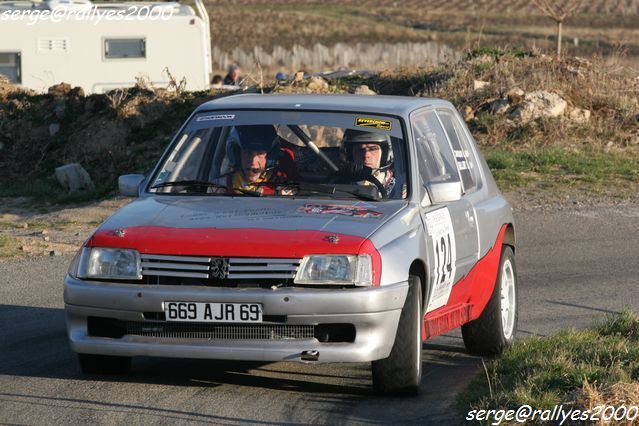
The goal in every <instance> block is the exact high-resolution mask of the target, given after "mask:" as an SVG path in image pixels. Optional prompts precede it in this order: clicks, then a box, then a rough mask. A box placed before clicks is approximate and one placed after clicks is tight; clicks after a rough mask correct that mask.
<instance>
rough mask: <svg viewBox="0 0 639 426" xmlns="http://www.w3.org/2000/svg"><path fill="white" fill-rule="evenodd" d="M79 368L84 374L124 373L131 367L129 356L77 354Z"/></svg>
mask: <svg viewBox="0 0 639 426" xmlns="http://www.w3.org/2000/svg"><path fill="white" fill-rule="evenodd" d="M78 361H79V363H80V370H82V372H83V373H85V374H126V373H128V372H129V370H130V369H131V357H126V356H109V355H93V354H78Z"/></svg>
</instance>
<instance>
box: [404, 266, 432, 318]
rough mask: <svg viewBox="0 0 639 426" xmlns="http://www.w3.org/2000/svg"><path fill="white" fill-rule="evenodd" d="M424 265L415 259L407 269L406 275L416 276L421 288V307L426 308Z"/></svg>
mask: <svg viewBox="0 0 639 426" xmlns="http://www.w3.org/2000/svg"><path fill="white" fill-rule="evenodd" d="M426 271H427V269H426V264H425V263H424V261H423V260H421V259H415V260H413V262H412V263H411V265H410V268H409V269H408V275H417V276H418V277H419V280H420V284H421V288H422V306H426V301H427V300H428V296H429V295H428V274H427V273H426Z"/></svg>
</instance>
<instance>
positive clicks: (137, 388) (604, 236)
mask: <svg viewBox="0 0 639 426" xmlns="http://www.w3.org/2000/svg"><path fill="white" fill-rule="evenodd" d="M516 219H517V227H518V228H517V229H518V246H517V262H518V265H517V266H518V273H519V278H520V281H519V285H520V300H519V301H520V322H519V336H520V337H525V336H527V335H530V334H542V335H545V334H548V333H552V332H553V331H555V330H558V329H560V328H565V327H572V326H574V327H584V326H587V325H589V324H590V323H591V322H592V321H593V319H595V318H597V317H600V316H602V315H604V314H605V313H608V312H619V311H620V310H621V309H622V308H623V307H629V308H631V309H633V310H635V311H639V293H638V292H637V288H636V285H637V283H638V282H639V280H638V279H637V277H638V276H639V262H638V261H637V254H638V253H639V239H638V238H637V235H639V232H638V231H639V207H635V206H626V207H615V208H612V207H610V208H596V209H585V208H582V209H579V210H559V211H554V212H553V211H533V212H522V213H519V214H517V215H516ZM69 261H70V258H69V257H48V258H40V259H36V260H19V261H11V262H4V263H0V423H11V424H45V423H46V424H57V423H64V424H79V423H98V424H114V423H125V422H126V423H136V424H137V423H144V424H147V423H169V422H170V423H173V422H180V423H223V424H236V423H253V424H292V423H319V424H341V423H349V424H350V423H355V424H379V423H422V424H424V423H439V424H441V423H449V422H459V421H461V417H460V416H459V415H454V414H451V408H450V406H451V404H452V403H453V402H454V399H455V395H456V394H457V392H459V390H460V389H462V388H463V387H464V385H465V384H466V383H467V381H468V380H469V378H470V377H472V376H473V375H474V374H476V373H477V372H479V371H480V369H481V360H480V359H478V358H474V357H470V356H468V355H466V354H464V352H463V346H462V342H461V339H460V337H459V333H451V334H449V335H447V336H444V337H440V338H438V339H435V340H433V341H430V342H427V343H426V344H424V355H425V361H424V375H423V379H422V385H421V394H420V396H419V397H416V398H382V397H377V396H375V395H373V394H372V392H371V379H370V372H369V366H368V365H367V364H354V365H353V364H338V365H315V366H308V365H299V364H286V363H272V364H264V363H262V364H258V363H250V364H249V363H247V364H238V363H225V362H210V361H201V360H199V361H192V360H174V359H136V360H135V361H134V364H133V372H132V373H131V374H130V375H128V376H125V377H115V378H114V377H106V376H94V377H89V376H85V375H82V374H80V373H79V371H78V369H77V366H76V363H75V359H74V357H73V355H72V353H71V352H70V350H69V347H68V344H67V341H66V335H65V324H64V312H63V303H62V278H63V276H64V274H65V272H66V268H67V265H68V264H69Z"/></svg>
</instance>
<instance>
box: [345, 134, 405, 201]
mask: <svg viewBox="0 0 639 426" xmlns="http://www.w3.org/2000/svg"><path fill="white" fill-rule="evenodd" d="M342 146H343V148H344V150H345V151H346V158H347V160H349V161H350V162H352V163H354V164H355V166H356V167H370V168H371V169H372V175H373V177H374V178H376V179H377V180H378V181H379V182H380V183H381V184H382V186H384V188H385V189H386V192H387V193H389V194H390V193H391V191H392V190H393V188H394V187H395V177H394V176H393V150H392V147H391V143H390V138H389V137H388V136H387V135H382V134H378V133H373V132H366V131H363V130H354V129H347V130H346V131H345V132H344V138H343V145H342ZM362 184H364V185H371V183H370V182H368V181H366V182H362Z"/></svg>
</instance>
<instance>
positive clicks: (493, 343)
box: [462, 245, 519, 356]
mask: <svg viewBox="0 0 639 426" xmlns="http://www.w3.org/2000/svg"><path fill="white" fill-rule="evenodd" d="M507 262H509V263H510V265H511V268H510V271H507V275H509V274H512V277H513V293H514V295H513V296H511V297H512V298H513V300H514V313H513V316H514V317H513V319H512V327H506V329H505V328H504V323H503V322H502V294H501V287H502V279H503V278H504V276H503V274H504V265H505V264H506V263H507ZM507 275H506V276H507ZM509 305H510V304H509ZM518 307H519V291H518V289H517V270H516V268H515V254H514V252H513V249H512V248H511V247H510V246H506V245H505V246H503V247H502V249H501V259H500V261H499V272H498V274H497V281H496V282H495V288H494V290H493V294H492V295H491V297H490V300H489V301H488V304H487V305H486V307H485V308H484V311H483V312H482V313H481V315H480V316H479V318H477V319H476V320H474V321H471V322H469V323H468V324H465V325H463V326H462V336H463V338H464V345H465V346H466V350H468V352H470V353H471V354H474V355H481V356H492V355H499V354H501V353H502V352H503V351H504V350H506V349H507V348H508V347H510V345H512V343H513V341H514V340H515V333H516V331H517V317H518V315H517V309H518ZM511 310H512V308H511ZM506 322H511V321H506ZM508 328H510V329H511V330H510V331H509V330H508Z"/></svg>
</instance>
